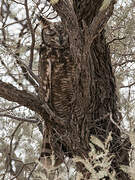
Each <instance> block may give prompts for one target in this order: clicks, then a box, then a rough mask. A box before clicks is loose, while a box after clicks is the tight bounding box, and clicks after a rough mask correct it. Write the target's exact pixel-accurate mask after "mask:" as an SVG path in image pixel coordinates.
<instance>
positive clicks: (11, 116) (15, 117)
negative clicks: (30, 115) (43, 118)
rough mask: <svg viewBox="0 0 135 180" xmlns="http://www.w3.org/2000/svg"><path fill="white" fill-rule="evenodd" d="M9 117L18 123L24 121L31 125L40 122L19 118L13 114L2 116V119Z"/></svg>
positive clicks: (0, 115)
mask: <svg viewBox="0 0 135 180" xmlns="http://www.w3.org/2000/svg"><path fill="white" fill-rule="evenodd" d="M3 116H4V117H8V118H11V119H15V120H17V121H22V122H29V123H37V122H38V120H35V119H26V118H21V117H17V116H13V115H11V114H6V113H5V114H0V117H3Z"/></svg>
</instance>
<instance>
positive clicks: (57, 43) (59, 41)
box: [42, 22, 68, 49]
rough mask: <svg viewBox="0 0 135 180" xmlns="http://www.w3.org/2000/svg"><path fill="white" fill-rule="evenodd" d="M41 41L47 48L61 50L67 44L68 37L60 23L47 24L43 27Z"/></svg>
mask: <svg viewBox="0 0 135 180" xmlns="http://www.w3.org/2000/svg"><path fill="white" fill-rule="evenodd" d="M42 40H43V44H44V45H46V46H48V47H51V48H56V49H57V48H58V49H62V48H64V47H65V45H66V44H68V35H67V33H66V32H65V31H64V28H63V26H62V24H61V23H59V22H58V23H51V22H48V23H47V24H45V25H44V26H43V29H42Z"/></svg>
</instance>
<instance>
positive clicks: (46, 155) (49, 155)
mask: <svg viewBox="0 0 135 180" xmlns="http://www.w3.org/2000/svg"><path fill="white" fill-rule="evenodd" d="M50 138H51V132H50V130H49V128H47V127H45V128H44V132H43V143H42V150H41V155H40V162H41V163H42V165H43V167H44V168H45V169H46V171H51V170H54V169H56V168H58V167H59V166H60V165H61V164H62V162H63V160H62V159H61V158H59V157H57V156H56V155H55V154H54V151H53V148H52V146H51V142H50Z"/></svg>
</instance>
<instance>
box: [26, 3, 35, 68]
mask: <svg viewBox="0 0 135 180" xmlns="http://www.w3.org/2000/svg"><path fill="white" fill-rule="evenodd" d="M25 10H26V17H27V22H28V26H29V29H30V32H31V38H32V43H31V52H30V62H29V68H30V69H32V64H33V58H34V46H35V32H34V29H33V27H32V24H31V20H30V16H29V9H28V2H27V0H25Z"/></svg>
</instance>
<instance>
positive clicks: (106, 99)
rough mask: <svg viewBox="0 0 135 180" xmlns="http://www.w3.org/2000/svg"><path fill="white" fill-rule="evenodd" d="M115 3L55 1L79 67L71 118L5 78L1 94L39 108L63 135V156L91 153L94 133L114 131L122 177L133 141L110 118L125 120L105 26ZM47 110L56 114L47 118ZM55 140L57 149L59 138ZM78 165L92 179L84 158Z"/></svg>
mask: <svg viewBox="0 0 135 180" xmlns="http://www.w3.org/2000/svg"><path fill="white" fill-rule="evenodd" d="M114 3H115V0H112V1H111V3H110V5H109V6H108V8H107V9H105V10H104V11H99V9H100V7H101V5H102V1H100V0H80V1H79V0H78V1H77V0H73V5H72V3H71V1H64V0H60V1H58V2H57V3H55V4H53V8H54V9H55V10H56V12H57V13H58V15H59V16H60V17H61V20H62V24H63V28H64V30H66V32H67V34H68V37H69V48H70V54H71V56H72V57H69V58H72V62H73V64H74V67H75V68H74V69H75V73H74V77H72V82H70V83H72V87H73V91H72V93H73V96H72V97H73V98H72V105H71V112H70V114H71V115H72V116H71V117H72V118H71V119H70V121H69V119H68V118H67V119H65V118H63V117H60V115H59V116H57V115H56V114H55V112H53V109H51V108H50V107H52V105H53V102H51V103H50V104H51V106H49V105H47V104H46V103H45V102H43V101H42V100H41V99H39V98H38V96H37V97H36V96H34V95H32V94H30V93H28V92H25V91H20V90H17V89H16V88H15V87H13V86H12V85H10V84H6V83H3V82H2V81H0V96H1V97H3V98H5V99H7V100H9V101H14V102H17V103H19V104H21V105H23V106H26V107H28V108H30V109H31V110H34V111H35V112H37V113H38V114H40V115H41V116H42V118H43V119H44V120H45V121H46V123H48V124H49V126H50V128H51V129H52V131H53V130H55V132H57V134H58V136H59V137H60V138H59V141H61V142H60V143H61V144H62V145H63V147H62V149H61V152H57V153H58V154H59V153H61V156H63V157H64V155H66V156H70V157H74V156H81V157H88V153H89V152H90V151H91V148H90V147H89V142H90V136H91V135H95V136H96V137H98V138H99V139H100V140H101V141H102V142H104V141H105V139H106V138H107V136H108V135H109V133H110V132H112V141H111V145H110V148H109V150H110V154H111V153H112V154H114V158H113V161H112V168H114V169H115V170H116V177H117V179H118V180H128V179H130V178H129V176H128V175H127V174H126V173H124V172H123V171H122V170H121V169H120V165H129V156H128V152H129V149H130V142H129V141H128V139H126V140H125V141H123V139H122V137H121V132H120V130H119V128H118V127H117V126H116V125H115V124H114V123H113V122H112V121H111V118H112V119H113V121H114V122H115V123H117V124H118V125H120V122H121V120H122V119H121V116H120V113H119V111H118V107H117V95H116V82H115V77H114V74H113V71H112V65H111V58H110V51H109V47H108V45H107V43H106V38H105V29H104V27H105V24H106V23H107V21H108V19H109V17H110V16H111V15H112V12H113V7H114ZM68 51H69V49H68ZM67 54H69V53H67ZM56 83H57V82H56ZM11 92H12V93H11ZM48 115H49V116H50V117H51V118H47V117H48ZM52 145H54V148H56V151H57V147H55V144H52ZM96 148H97V150H99V148H98V147H96ZM58 150H59V148H58ZM77 168H78V170H79V171H81V172H82V173H83V174H84V178H86V179H88V177H89V179H90V174H89V175H88V177H87V176H86V174H87V173H86V169H84V166H83V164H81V163H78V164H77ZM110 171H111V170H110ZM105 178H106V179H109V178H108V177H105Z"/></svg>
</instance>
